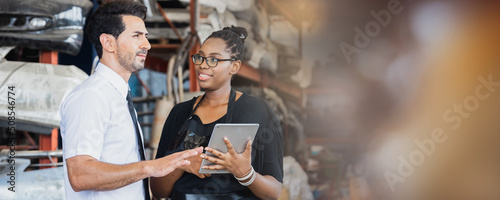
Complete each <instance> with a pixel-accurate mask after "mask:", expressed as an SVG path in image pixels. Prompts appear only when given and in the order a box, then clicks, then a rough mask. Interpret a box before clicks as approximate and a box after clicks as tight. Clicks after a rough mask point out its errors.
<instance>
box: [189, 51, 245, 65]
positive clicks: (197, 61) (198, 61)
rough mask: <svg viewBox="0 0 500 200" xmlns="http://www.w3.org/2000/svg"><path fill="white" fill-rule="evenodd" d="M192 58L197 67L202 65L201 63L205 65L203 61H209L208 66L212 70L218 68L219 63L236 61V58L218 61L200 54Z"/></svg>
mask: <svg viewBox="0 0 500 200" xmlns="http://www.w3.org/2000/svg"><path fill="white" fill-rule="evenodd" d="M191 58H193V62H194V64H195V65H201V63H203V60H207V65H208V66H209V67H212V68H214V67H217V64H218V63H219V61H235V60H236V59H235V58H230V59H218V58H214V57H203V56H201V55H200V54H194V55H191Z"/></svg>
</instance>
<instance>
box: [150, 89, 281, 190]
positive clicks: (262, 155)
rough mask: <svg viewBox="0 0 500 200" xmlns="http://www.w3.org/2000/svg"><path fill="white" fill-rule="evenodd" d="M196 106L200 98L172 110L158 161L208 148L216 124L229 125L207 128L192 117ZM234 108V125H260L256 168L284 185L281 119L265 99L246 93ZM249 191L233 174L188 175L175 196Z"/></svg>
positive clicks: (222, 120) (254, 153)
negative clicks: (183, 151) (189, 123)
mask: <svg viewBox="0 0 500 200" xmlns="http://www.w3.org/2000/svg"><path fill="white" fill-rule="evenodd" d="M195 102H196V97H195V98H193V99H191V100H189V101H186V102H182V103H179V104H177V105H176V106H174V108H172V111H170V114H169V116H168V118H167V120H166V122H165V125H164V126H163V131H162V135H161V139H160V143H159V145H158V152H157V154H156V158H161V157H163V156H166V155H170V154H172V153H175V152H178V151H182V150H185V149H192V148H196V147H198V146H206V145H207V144H208V141H209V139H210V136H211V134H212V130H213V127H214V126H215V124H217V123H225V122H226V119H225V117H226V115H224V116H223V117H222V118H220V119H218V120H216V121H215V122H212V123H210V124H203V123H202V122H201V120H200V118H199V117H198V116H197V115H193V116H192V117H190V114H191V112H192V111H193V106H194V103H195ZM233 107H234V108H233V112H232V120H231V123H258V124H259V129H258V131H257V134H256V136H255V139H254V141H253V144H252V166H253V168H254V169H255V171H256V172H258V173H259V174H261V175H270V176H273V177H274V178H276V180H278V181H279V182H283V139H282V137H283V136H282V135H283V134H282V129H281V126H280V123H279V119H278V117H277V116H276V115H275V114H274V112H273V111H272V109H271V107H270V106H269V104H267V102H265V101H264V100H263V99H261V98H257V97H253V96H250V95H248V94H245V93H243V95H242V96H241V97H240V98H239V99H238V100H237V101H236V102H234V106H233ZM188 118H190V119H188ZM189 120H192V121H193V122H194V123H191V124H192V125H191V126H189V127H190V128H189V129H190V131H181V126H183V124H185V122H186V121H189ZM193 124H194V125H193ZM248 191H250V189H248V188H247V187H245V186H242V185H240V184H239V183H238V181H237V180H236V179H235V178H234V177H233V175H232V174H213V175H212V176H211V177H208V178H204V179H200V178H199V177H198V176H196V175H193V174H191V173H184V174H183V175H182V177H181V178H180V179H179V180H177V182H176V183H175V185H174V188H173V190H172V193H183V194H228V193H235V192H245V193H247V192H248ZM250 193H251V192H250Z"/></svg>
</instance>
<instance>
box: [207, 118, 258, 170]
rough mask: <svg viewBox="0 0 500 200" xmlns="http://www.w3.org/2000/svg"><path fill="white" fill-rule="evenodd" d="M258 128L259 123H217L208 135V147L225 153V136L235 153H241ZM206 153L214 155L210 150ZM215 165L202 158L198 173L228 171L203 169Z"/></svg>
mask: <svg viewBox="0 0 500 200" xmlns="http://www.w3.org/2000/svg"><path fill="white" fill-rule="evenodd" d="M258 128H259V124H256V123H255V124H228V123H227V124H226V123H219V124H216V125H215V127H214V130H213V132H212V136H211V137H210V141H209V142H208V147H210V148H212V149H216V150H218V151H220V152H223V153H226V152H227V146H226V143H224V137H227V138H228V139H229V141H230V142H231V144H233V147H234V149H235V150H236V152H237V153H243V152H244V151H245V148H246V145H247V142H248V141H249V140H252V141H253V140H254V138H255V134H256V133H257V129H258ZM206 155H208V156H212V157H217V156H214V155H213V154H212V153H210V152H206ZM209 165H215V163H213V162H210V161H208V160H203V161H202V163H201V166H200V171H199V173H200V174H224V173H229V172H228V171H227V170H209V169H203V168H201V167H203V166H209Z"/></svg>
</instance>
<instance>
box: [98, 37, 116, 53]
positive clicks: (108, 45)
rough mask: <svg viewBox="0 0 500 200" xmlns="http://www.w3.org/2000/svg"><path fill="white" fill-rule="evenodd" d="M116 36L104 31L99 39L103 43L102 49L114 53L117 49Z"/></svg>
mask: <svg viewBox="0 0 500 200" xmlns="http://www.w3.org/2000/svg"><path fill="white" fill-rule="evenodd" d="M115 40H116V39H115V37H113V36H112V35H110V34H106V33H103V34H101V35H100V36H99V41H100V42H101V45H102V51H107V52H109V53H113V52H115V50H116V45H115Z"/></svg>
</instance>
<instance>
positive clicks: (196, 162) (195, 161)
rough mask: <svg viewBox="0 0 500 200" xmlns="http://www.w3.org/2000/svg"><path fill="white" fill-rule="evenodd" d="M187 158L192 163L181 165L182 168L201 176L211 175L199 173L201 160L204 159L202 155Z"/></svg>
mask: <svg viewBox="0 0 500 200" xmlns="http://www.w3.org/2000/svg"><path fill="white" fill-rule="evenodd" d="M186 160H187V161H189V162H190V163H191V164H189V165H186V166H181V167H179V169H182V170H184V171H185V172H189V173H191V174H194V175H196V176H198V177H200V178H206V177H210V174H200V173H199V171H200V166H201V162H202V161H203V159H202V158H201V157H199V156H191V157H189V158H187V159H186Z"/></svg>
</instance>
